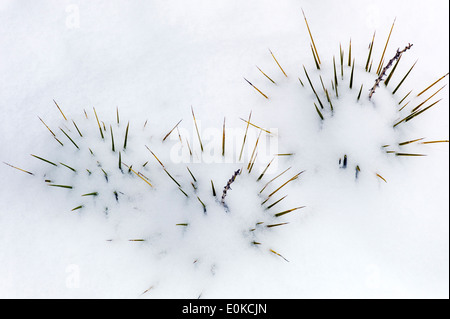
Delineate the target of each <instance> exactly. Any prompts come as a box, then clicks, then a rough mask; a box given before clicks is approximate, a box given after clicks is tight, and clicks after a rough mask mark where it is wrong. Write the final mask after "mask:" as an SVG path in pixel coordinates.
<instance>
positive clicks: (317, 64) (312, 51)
mask: <svg viewBox="0 0 450 319" xmlns="http://www.w3.org/2000/svg"><path fill="white" fill-rule="evenodd" d="M310 45H311V53H312V55H313V57H314V63H316V68H317V70H320V65H319V62H318V61H317V58H316V55H315V54H314V49H313V46H312V44H310Z"/></svg>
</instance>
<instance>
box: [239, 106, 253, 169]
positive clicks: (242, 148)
mask: <svg viewBox="0 0 450 319" xmlns="http://www.w3.org/2000/svg"><path fill="white" fill-rule="evenodd" d="M251 118H252V111H250V115H249V116H248V121H247V127H246V128H245V134H244V140H243V141H242V147H241V153H240V154H239V160H241V157H242V151H243V150H244V145H245V140H246V139H247V132H248V126H249V125H250V119H251ZM244 122H245V121H244Z"/></svg>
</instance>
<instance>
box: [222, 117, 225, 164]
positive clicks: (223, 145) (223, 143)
mask: <svg viewBox="0 0 450 319" xmlns="http://www.w3.org/2000/svg"><path fill="white" fill-rule="evenodd" d="M222 156H225V117H224V118H223V130H222Z"/></svg>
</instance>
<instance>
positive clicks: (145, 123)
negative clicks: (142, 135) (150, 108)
mask: <svg viewBox="0 0 450 319" xmlns="http://www.w3.org/2000/svg"><path fill="white" fill-rule="evenodd" d="M147 122H148V119H147V120H145V122H144V127H143V128H142V129H145V127H146V126H147Z"/></svg>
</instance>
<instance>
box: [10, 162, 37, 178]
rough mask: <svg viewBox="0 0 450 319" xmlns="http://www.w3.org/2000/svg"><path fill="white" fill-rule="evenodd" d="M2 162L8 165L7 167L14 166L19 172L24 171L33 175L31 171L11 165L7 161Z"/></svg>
mask: <svg viewBox="0 0 450 319" xmlns="http://www.w3.org/2000/svg"><path fill="white" fill-rule="evenodd" d="M3 164H5V165H8V166H9V167H12V168H15V169H17V170H19V171H21V172H24V173H27V174H30V175H34V174H33V173H31V172H29V171H26V170H24V169H21V168H19V167H16V166H13V165H11V164H8V163H6V162H3Z"/></svg>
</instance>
